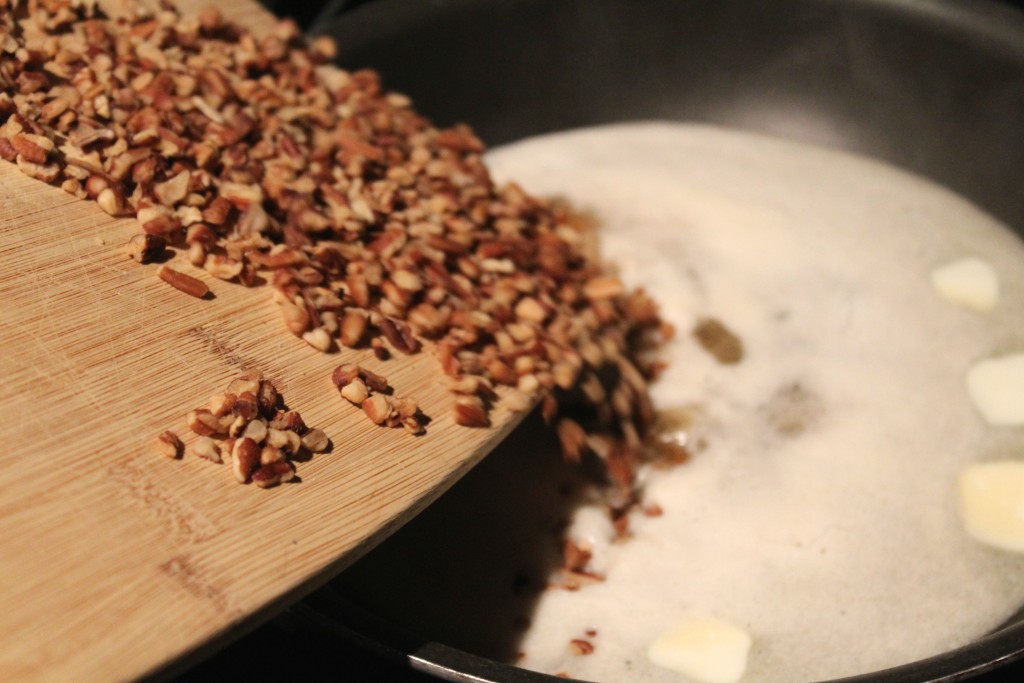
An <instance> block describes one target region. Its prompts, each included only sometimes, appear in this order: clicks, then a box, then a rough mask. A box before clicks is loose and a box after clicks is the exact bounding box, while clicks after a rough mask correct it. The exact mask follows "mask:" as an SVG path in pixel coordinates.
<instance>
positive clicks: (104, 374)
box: [0, 0, 516, 681]
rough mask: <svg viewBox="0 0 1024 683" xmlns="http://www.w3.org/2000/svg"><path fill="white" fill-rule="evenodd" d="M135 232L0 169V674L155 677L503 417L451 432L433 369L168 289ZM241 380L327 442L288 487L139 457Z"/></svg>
mask: <svg viewBox="0 0 1024 683" xmlns="http://www.w3.org/2000/svg"><path fill="white" fill-rule="evenodd" d="M201 4H203V3H201V2H198V1H196V0H187V1H186V0H179V5H180V6H181V7H182V8H183V9H184V10H185V11H186V12H187V11H191V10H194V9H195V8H197V7H198V6H200V5H201ZM218 6H219V7H220V8H221V9H222V11H223V12H224V14H225V15H226V16H228V17H229V18H231V19H232V20H236V21H239V22H241V23H245V24H246V25H248V26H250V27H253V28H254V30H260V29H263V28H266V27H267V26H269V25H270V22H271V21H272V20H273V19H272V17H270V16H269V15H267V14H266V13H265V12H264V11H263V10H262V9H260V8H259V7H258V6H257V5H256V4H255V3H253V2H250V1H249V0H223V1H222V2H220V3H218ZM136 230H137V226H136V225H135V224H134V222H133V221H124V220H120V221H118V220H113V219H111V218H110V217H108V216H107V215H106V214H104V213H102V212H101V211H100V210H99V209H98V208H97V207H96V206H95V204H93V203H89V202H82V201H79V200H76V199H74V198H73V197H71V196H70V195H68V194H65V193H63V192H62V191H60V190H59V189H56V188H53V187H49V186H47V185H44V184H42V183H39V182H37V181H33V180H30V179H28V178H26V177H24V176H22V175H21V174H20V173H19V172H18V171H17V170H16V168H15V167H14V166H13V165H12V164H7V163H0V264H2V266H0V343H2V349H3V350H2V352H0V377H2V378H3V381H4V386H3V390H2V392H0V412H2V414H3V415H4V420H3V422H2V424H0V440H2V443H3V444H4V446H5V451H4V454H3V457H2V459H0V491H2V493H0V524H2V529H3V534H2V537H0V585H2V586H3V596H4V598H5V599H4V606H3V609H0V680H3V681H13V680H53V681H67V680H76V681H88V680H104V681H110V680H124V679H132V678H137V677H139V676H142V675H145V674H148V673H152V672H154V671H159V670H161V668H162V667H165V666H166V665H167V664H168V663H169V662H172V661H174V660H176V659H177V658H180V657H181V656H182V655H183V654H185V653H187V652H189V651H191V650H193V649H195V648H197V647H200V646H201V645H203V644H204V643H207V642H209V641H210V639H211V638H214V637H215V636H216V635H217V634H220V633H222V632H224V630H225V629H229V628H231V627H233V626H237V625H238V624H240V623H242V622H243V621H244V620H245V619H246V618H247V617H249V616H250V615H252V614H253V613H255V612H257V611H258V610H262V609H265V608H267V607H268V606H273V605H275V604H280V603H281V602H283V601H284V600H287V599H290V598H294V597H296V596H297V595H299V594H301V593H302V592H303V591H305V590H308V589H310V588H311V587H313V586H315V585H316V584H317V582H318V581H320V580H323V579H325V578H326V577H328V576H330V575H331V574H332V573H333V572H335V571H337V570H340V569H341V568H342V567H343V566H344V565H345V564H347V563H348V562H350V561H352V560H353V559H355V557H357V556H358V555H359V554H360V553H361V552H362V551H364V550H365V549H367V548H368V547H370V546H371V545H372V544H373V543H374V542H376V541H377V540H379V539H380V538H382V537H383V536H384V535H386V534H387V533H389V532H390V531H391V530H392V529H393V528H395V527H397V526H398V525H399V524H401V522H402V521H404V520H405V519H406V518H408V517H409V516H411V515H412V514H414V513H415V512H416V511H418V510H419V509H421V508H422V507H423V506H424V505H426V504H427V503H428V502H430V501H431V500H433V498H434V497H436V496H437V495H439V493H440V492H441V491H442V490H444V489H445V488H446V487H447V486H448V485H450V484H451V483H452V482H454V481H455V479H457V478H458V477H459V476H460V475H461V474H462V473H463V472H464V471H466V470H467V469H468V468H469V467H470V466H472V465H473V464H474V463H475V462H476V461H478V460H479V459H480V458H481V457H483V455H484V454H485V453H486V452H487V451H488V450H489V449H490V448H491V446H493V445H494V443H496V441H497V440H499V439H500V438H501V437H502V436H503V435H504V434H505V433H507V431H508V430H509V429H511V427H512V426H513V423H514V422H515V421H516V420H515V418H514V417H513V416H511V415H509V414H508V413H505V412H503V411H501V410H498V411H497V413H496V415H495V417H496V424H497V425H498V426H497V427H496V428H493V429H489V430H474V429H467V428H464V427H459V426H456V425H455V424H454V423H453V422H452V421H451V419H450V417H449V412H450V411H449V405H450V398H449V396H448V394H447V391H446V390H445V389H444V387H443V385H442V383H441V382H439V381H438V379H437V369H436V364H435V361H434V360H433V358H432V357H431V356H430V355H429V354H420V355H418V356H415V357H406V358H400V359H396V360H393V361H388V362H387V363H380V362H377V361H376V360H374V359H372V357H371V358H370V359H369V360H367V354H362V353H355V352H350V351H345V352H342V353H339V354H334V355H330V356H327V355H323V354H320V353H318V352H316V351H314V350H313V349H311V348H310V347H308V346H307V345H306V344H305V343H303V342H302V341H301V340H298V339H296V338H295V337H293V336H291V335H290V334H288V332H287V331H286V330H285V328H284V325H283V323H282V321H281V320H280V316H279V313H278V312H277V310H276V306H275V305H274V304H273V303H272V301H271V298H270V294H269V291H268V289H267V288H255V289H245V288H243V287H241V286H238V285H235V284H231V283H226V282H221V281H218V280H215V279H213V278H209V277H205V274H203V279H204V280H206V281H207V282H208V283H209V285H210V288H211V290H212V292H213V294H214V297H215V298H214V299H213V300H211V301H201V300H197V299H193V298H191V297H189V296H186V295H184V294H182V293H181V292H178V291H176V290H174V289H172V288H171V287H170V286H168V285H167V284H166V283H164V282H162V281H160V280H159V279H158V278H157V277H156V269H157V267H158V266H157V265H147V266H138V265H137V264H135V263H134V262H132V261H130V260H128V259H126V258H125V257H124V256H123V255H121V254H120V253H119V248H120V247H121V245H122V244H123V243H124V242H125V241H126V240H127V239H128V237H129V236H130V235H131V234H133V233H134V232H135V231H136ZM183 260H184V259H183V257H182V256H180V255H179V256H178V257H176V259H175V260H174V261H173V262H172V265H174V264H178V263H180V262H183ZM179 267H181V268H182V270H187V271H188V272H194V271H191V270H190V269H189V267H188V266H187V265H184V264H183V263H181V265H180V266H179ZM343 361H344V362H360V363H364V364H366V365H367V366H368V367H370V368H371V369H373V370H375V371H379V372H382V373H384V374H386V375H387V376H388V378H389V379H390V380H391V383H392V384H393V385H394V386H395V387H396V391H397V393H398V394H400V395H408V396H412V397H414V398H416V399H417V400H418V401H419V402H420V405H421V406H422V407H423V409H424V412H425V413H426V414H427V415H429V416H431V417H433V418H434V420H433V422H431V424H430V425H429V426H428V433H427V434H426V435H425V436H423V437H419V438H414V437H411V436H409V435H407V434H406V433H404V431H403V430H397V429H384V428H376V427H374V426H373V425H372V424H370V423H369V421H368V420H367V419H366V417H365V416H364V415H363V414H362V413H361V412H360V411H358V410H356V409H355V408H354V407H352V406H350V405H348V404H346V403H345V402H343V401H342V400H341V399H340V398H339V397H338V395H337V392H336V391H335V390H334V388H333V387H332V385H331V383H330V372H331V370H332V369H333V367H334V366H335V365H336V364H337V363H339V362H343ZM249 368H257V369H260V370H262V371H263V372H264V373H265V374H266V375H267V376H268V377H269V378H271V379H272V380H273V381H274V382H275V384H276V385H277V386H278V387H279V388H280V389H281V390H282V392H283V393H284V395H285V398H286V399H287V401H288V404H289V406H290V407H292V408H295V409H298V410H299V411H301V412H302V414H303V416H304V417H305V418H306V421H307V423H309V424H310V425H312V426H318V427H321V428H323V429H324V430H325V431H326V432H327V433H328V435H329V436H330V437H331V438H332V441H333V444H334V448H333V451H332V452H330V453H327V454H321V455H317V456H315V457H313V458H312V459H311V460H310V461H308V462H304V463H300V464H299V470H298V473H299V476H300V478H301V482H300V483H297V484H289V485H285V486H281V487H279V488H277V489H271V490H262V489H258V488H256V487H254V486H240V485H238V484H236V483H234V481H233V479H232V476H231V472H230V467H229V466H228V465H220V466H218V465H214V464H211V463H209V462H205V461H200V460H198V459H196V458H194V457H189V456H186V457H185V458H184V460H182V461H168V460H165V459H162V458H160V457H158V456H156V455H154V454H153V453H152V451H151V445H152V443H153V440H154V438H155V436H156V435H157V434H158V433H159V432H161V431H162V430H165V429H174V430H175V431H177V432H178V433H179V434H180V435H182V436H183V437H186V442H188V443H190V442H191V440H192V438H194V437H193V436H192V435H190V434H188V432H187V429H186V428H185V424H184V415H185V414H186V413H187V412H188V410H190V409H191V408H193V407H196V406H198V405H201V404H202V403H204V402H205V401H206V399H207V398H208V397H209V396H210V395H212V394H214V393H217V392H219V391H222V390H223V389H224V387H225V386H226V384H227V382H228V381H229V380H230V379H232V378H233V377H234V376H236V375H237V374H238V372H239V371H240V370H242V369H249ZM186 435H187V436H186ZM275 656H287V655H277V654H275Z"/></svg>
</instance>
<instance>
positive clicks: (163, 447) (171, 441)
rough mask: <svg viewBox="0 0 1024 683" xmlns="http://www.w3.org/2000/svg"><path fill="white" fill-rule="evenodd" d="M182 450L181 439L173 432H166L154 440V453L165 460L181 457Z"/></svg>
mask: <svg viewBox="0 0 1024 683" xmlns="http://www.w3.org/2000/svg"><path fill="white" fill-rule="evenodd" d="M183 449H184V446H182V443H181V439H179V438H178V435H177V434H175V433H174V432H171V431H166V432H164V433H163V434H161V435H160V436H158V437H157V439H156V451H157V453H159V454H160V455H162V456H164V457H165V458H171V459H172V460H176V459H178V458H180V457H181V453H182V450H183Z"/></svg>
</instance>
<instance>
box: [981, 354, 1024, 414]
mask: <svg viewBox="0 0 1024 683" xmlns="http://www.w3.org/2000/svg"><path fill="white" fill-rule="evenodd" d="M967 393H968V394H969V395H970V397H971V402H972V403H973V404H974V407H975V408H976V409H977V410H978V412H979V413H981V416H982V417H983V418H985V421H986V422H988V423H989V424H991V425H999V426H1011V425H1022V424H1024V353H1016V354H1012V355H1009V356H1002V357H1000V358H989V359H986V360H983V361H979V362H978V363H975V365H974V366H973V367H972V368H971V369H970V370H969V371H968V372H967Z"/></svg>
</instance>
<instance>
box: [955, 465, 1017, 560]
mask: <svg viewBox="0 0 1024 683" xmlns="http://www.w3.org/2000/svg"><path fill="white" fill-rule="evenodd" d="M958 485H959V486H958V488H959V504H960V518H961V519H962V520H963V523H964V528H966V529H967V533H969V534H970V535H971V536H973V537H974V538H976V539H977V540H979V541H981V542H982V543H987V544H989V545H993V546H995V547H997V548H1002V549H1003V550H1011V551H1014V552H1018V553H1020V552H1024V462H1018V461H1015V460H998V461H991V462H982V463H976V464H973V465H968V466H967V467H965V468H964V469H963V470H962V471H961V472H960V477H959V482H958Z"/></svg>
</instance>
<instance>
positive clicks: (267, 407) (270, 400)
mask: <svg viewBox="0 0 1024 683" xmlns="http://www.w3.org/2000/svg"><path fill="white" fill-rule="evenodd" d="M279 398H280V394H278V392H277V387H275V386H274V383H273V382H271V381H270V380H268V379H266V380H263V382H261V383H260V390H259V392H258V393H257V394H256V403H257V405H258V406H259V409H260V415H262V416H263V417H266V418H272V417H274V414H275V413H276V412H277V404H278V399H279Z"/></svg>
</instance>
